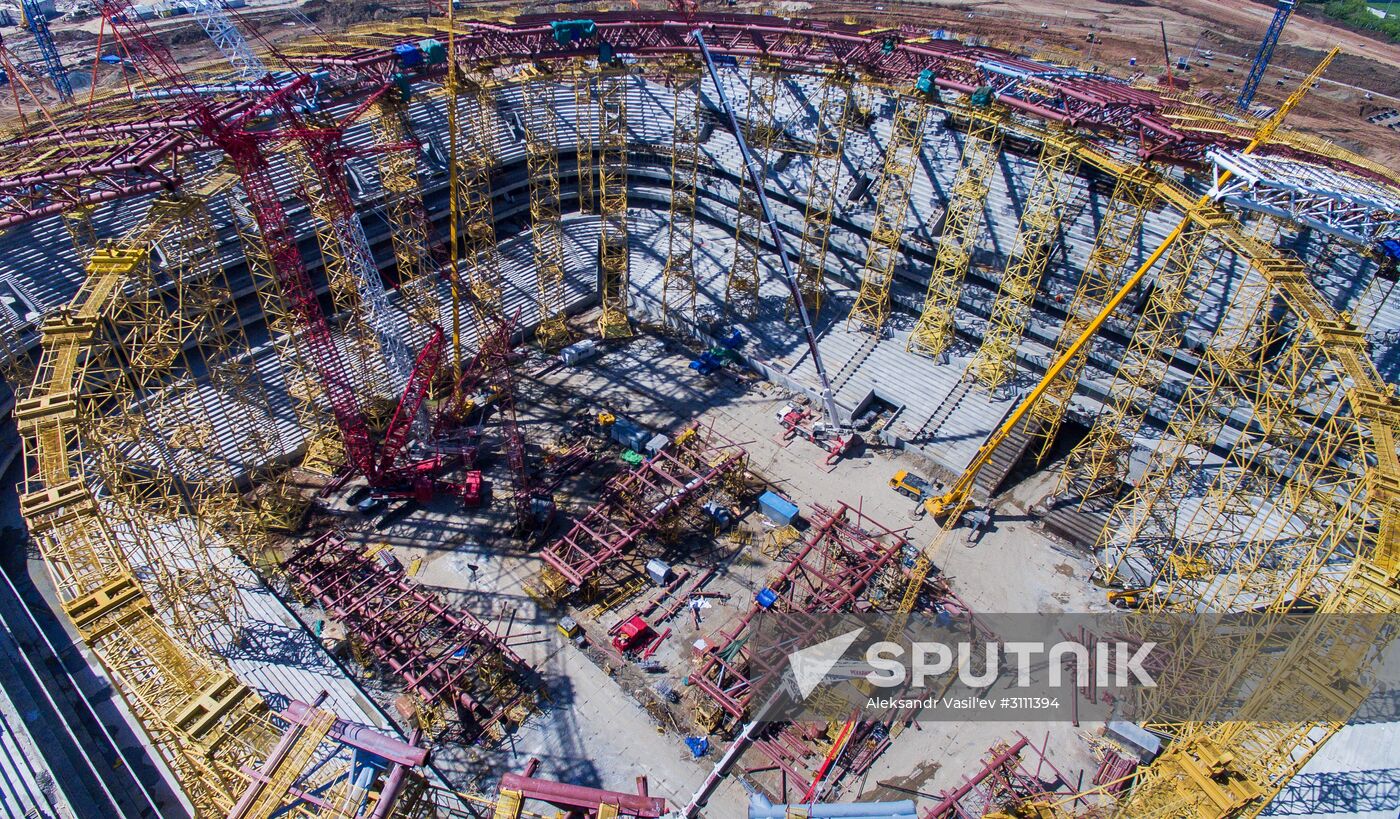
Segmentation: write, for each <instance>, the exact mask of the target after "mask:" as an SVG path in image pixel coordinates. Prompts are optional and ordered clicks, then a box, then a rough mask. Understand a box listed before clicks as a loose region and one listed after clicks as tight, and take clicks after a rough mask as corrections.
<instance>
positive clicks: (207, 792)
mask: <svg viewBox="0 0 1400 819" xmlns="http://www.w3.org/2000/svg"><path fill="white" fill-rule="evenodd" d="M130 238H131V239H133V240H134V239H136V238H137V237H135V236H132V237H130ZM149 250H150V245H149V242H148V241H143V242H138V241H128V242H126V243H108V244H106V245H102V246H99V247H98V248H97V249H95V250H94V253H93V256H92V258H91V259H90V261H89V263H88V266H87V273H88V275H87V278H86V279H85V281H84V282H83V285H82V286H81V287H80V288H79V291H78V293H77V295H75V296H74V298H73V300H72V302H71V303H70V305H69V308H68V309H67V310H65V311H62V312H60V313H59V314H57V315H56V316H55V317H53V318H52V319H50V320H49V321H47V322H46V323H45V326H44V331H43V350H42V355H41V359H40V366H39V369H38V372H37V378H36V381H35V383H34V386H33V388H32V389H31V391H30V392H29V397H28V398H26V399H25V400H24V401H22V402H20V403H19V404H18V405H17V406H16V409H15V416H16V421H17V422H18V425H19V428H20V432H21V434H22V435H23V436H24V441H25V449H26V454H27V456H28V457H27V469H26V487H25V489H26V491H25V492H24V494H23V495H22V496H21V499H20V510H21V512H22V513H23V514H24V516H25V519H26V521H27V522H28V524H29V527H30V531H31V532H32V533H33V534H34V537H35V541H36V543H37V544H38V546H39V549H40V552H41V553H42V554H43V556H44V562H45V565H46V567H47V568H48V570H49V572H50V574H51V576H52V578H53V583H54V588H55V591H56V594H57V596H58V599H59V603H60V605H61V606H62V608H63V609H64V611H65V613H66V614H67V615H68V616H69V617H70V619H71V620H72V621H73V624H74V626H75V627H76V628H77V630H78V633H79V635H80V636H81V637H82V638H83V640H84V641H85V642H87V644H88V645H89V646H90V647H91V648H92V650H93V653H94V654H95V655H96V657H97V658H98V660H99V662H101V663H102V664H103V666H104V668H106V669H107V671H108V672H109V673H110V674H111V676H112V679H113V681H114V683H115V685H116V689H117V691H118V693H119V694H120V695H121V697H122V698H123V700H124V701H125V703H126V705H127V707H128V708H130V710H131V711H132V713H133V714H134V715H135V716H136V717H137V719H138V720H139V721H140V723H141V725H142V727H143V729H144V730H145V732H146V735H147V737H148V738H149V741H150V743H151V745H152V747H154V748H155V749H156V751H157V752H159V753H160V754H161V757H162V758H163V759H164V760H165V761H166V762H167V764H168V765H169V766H170V768H171V770H172V772H173V773H174V774H175V776H176V778H177V779H178V781H179V782H180V785H181V789H182V790H183V791H184V792H185V794H186V795H187V796H188V798H189V799H190V801H191V803H192V804H193V805H194V807H195V813H196V815H197V816H200V817H206V816H209V817H212V816H217V815H223V814H224V813H226V812H227V810H228V808H229V807H231V806H232V804H233V801H234V798H235V794H236V793H237V792H239V791H240V790H241V788H242V775H241V774H240V773H239V771H240V769H241V768H242V767H243V766H245V765H248V764H251V763H253V762H255V761H256V760H258V759H260V758H261V757H262V756H263V755H264V754H265V753H266V752H267V750H268V749H269V748H271V747H272V744H273V742H274V741H275V739H276V732H275V731H274V730H272V728H271V726H269V725H268V724H267V723H266V722H265V721H264V720H263V719H262V714H263V713H264V712H265V710H266V707H265V706H264V705H263V703H262V701H261V700H260V699H259V698H258V696H257V695H256V694H254V693H253V692H251V691H250V690H249V689H248V688H247V687H246V686H244V685H243V684H241V683H239V682H238V680H237V679H236V678H235V677H233V675H232V674H231V673H230V672H229V671H228V669H227V668H226V666H224V664H223V662H222V661H221V660H219V659H217V658H215V657H213V656H212V655H211V654H209V653H208V652H209V649H208V648H207V647H205V646H202V645H199V644H197V643H196V642H191V641H192V640H194V641H197V640H201V639H217V634H205V635H201V634H200V632H198V631H186V629H187V628H189V626H190V625H191V623H192V622H205V621H206V618H204V617H202V616H195V617H194V618H193V620H191V619H190V618H189V617H186V616H184V615H182V614H181V611H182V610H183V611H185V612H186V614H188V613H189V609H190V608H193V607H195V606H198V605H200V604H201V603H203V602H204V601H201V600H200V599H199V596H200V595H201V591H200V590H199V588H198V587H191V588H189V589H188V593H189V594H190V595H191V597H189V598H183V597H181V596H180V595H182V594H184V593H186V590H184V589H172V588H171V586H170V585H167V584H166V583H165V582H164V580H163V578H176V579H178V580H182V581H190V580H191V579H192V578H191V575H190V573H189V569H194V570H197V571H205V570H206V567H205V566H203V565H201V564H195V565H193V566H188V567H182V566H179V565H171V563H173V562H174V561H177V560H180V559H182V557H181V556H180V555H178V554H174V553H171V554H170V555H162V554H160V553H158V551H157V550H155V549H154V548H153V547H154V546H155V543H154V542H153V538H152V537H151V532H152V531H153V530H151V529H150V528H149V527H152V526H156V527H157V529H159V526H160V522H159V521H154V522H153V521H150V520H144V519H141V518H139V517H138V516H137V515H136V514H135V511H134V510H131V509H129V508H128V507H126V506H124V505H123V503H124V502H123V500H122V494H123V493H120V492H119V493H117V494H116V495H113V496H110V497H100V496H97V495H94V494H93V492H92V488H93V487H94V486H100V485H104V484H105V485H107V486H110V483H107V481H108V480H110V479H111V478H112V477H113V476H112V474H111V473H108V474H106V475H103V476H98V475H96V474H94V470H93V466H92V458H93V456H95V455H98V454H99V453H100V451H101V448H102V447H104V446H107V445H109V444H110V443H111V442H110V441H109V440H108V439H107V438H105V437H104V434H105V433H107V431H108V429H109V428H110V426H111V424H110V419H109V418H108V416H107V413H109V412H111V411H112V409H113V407H112V405H110V404H108V403H106V399H107V397H108V396H106V395H105V394H104V392H103V391H105V390H108V389H110V387H107V386H105V384H106V382H107V381H109V380H110V379H111V377H112V371H113V369H114V368H115V369H119V370H125V369H126V366H125V365H122V364H113V363H112V351H113V350H114V349H115V348H116V347H117V346H120V345H122V344H131V345H133V346H131V347H128V348H126V349H127V351H128V352H136V351H138V350H139V345H140V344H141V341H142V340H141V339H140V338H135V339H121V338H120V337H118V338H116V339H114V338H113V337H112V335H111V332H112V330H113V329H114V328H115V327H116V326H117V325H116V323H115V322H114V321H113V317H114V315H115V313H116V311H117V310H118V309H119V308H118V303H119V302H121V301H123V300H124V296H123V293H124V292H133V291H131V290H128V289H127V288H130V287H131V286H132V285H133V284H136V283H137V282H138V280H139V278H140V277H141V276H142V275H144V273H143V272H142V269H143V268H146V267H148V266H149V260H150V253H149ZM138 298H139V299H141V300H144V299H145V297H144V296H140V297H138ZM90 387H95V388H97V389H98V390H99V392H98V393H96V394H93V393H90V392H89V391H88V388H90ZM122 409H123V410H130V409H132V405H129V404H128V405H123V406H122ZM90 482H91V483H90ZM138 531H146V532H147V534H146V537H145V538H144V539H143V538H141V537H140V536H139V535H138V534H137V532H138ZM189 535H190V533H189V532H188V531H185V532H182V533H176V532H169V534H168V537H169V538H175V537H187V536H189ZM138 562H139V564H140V565H141V570H140V576H141V578H142V580H138V579H137V577H138V573H137V570H136V568H135V564H136V563H138ZM209 571H210V573H211V574H213V575H217V572H215V571H213V570H212V569H210V570H209ZM146 584H149V585H150V588H151V589H154V590H155V591H156V593H157V595H158V597H159V599H160V601H161V602H160V605H161V610H162V612H166V610H167V604H169V605H173V606H174V610H172V611H169V615H173V616H174V617H175V620H174V621H173V623H171V624H167V621H166V620H164V619H163V618H161V617H157V616H156V614H155V609H156V603H155V602H153V599H152V597H151V596H149V594H148V590H147V587H146ZM171 596H174V597H175V599H173V600H172V599H170V597H171ZM186 604H188V605H186ZM172 628H173V629H177V630H178V631H172V630H171V629H172ZM176 634H178V635H179V636H178V637H177V636H175V635H176Z"/></svg>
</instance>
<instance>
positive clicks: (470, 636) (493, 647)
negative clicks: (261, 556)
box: [283, 532, 534, 742]
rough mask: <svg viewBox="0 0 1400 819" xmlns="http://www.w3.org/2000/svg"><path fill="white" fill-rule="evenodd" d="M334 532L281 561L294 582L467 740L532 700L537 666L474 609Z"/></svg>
mask: <svg viewBox="0 0 1400 819" xmlns="http://www.w3.org/2000/svg"><path fill="white" fill-rule="evenodd" d="M386 562H387V561H381V560H375V559H373V558H370V557H367V556H366V555H365V553H364V552H363V551H362V550H360V549H358V548H356V547H355V546H353V545H350V544H347V543H346V542H345V539H344V538H343V537H342V536H341V535H340V534H338V533H336V532H329V533H327V534H325V535H322V536H321V537H319V538H317V539H316V540H315V541H314V542H312V543H311V544H309V545H307V546H306V547H305V548H303V549H301V550H300V551H298V552H297V553H296V554H294V555H293V556H292V557H291V558H290V559H289V560H287V561H286V562H285V563H284V564H283V568H284V569H285V570H286V572H287V576H288V577H289V578H290V580H291V583H292V588H293V590H294V591H295V592H296V593H297V594H298V595H299V596H300V597H301V598H302V599H305V600H309V601H312V602H314V603H316V604H318V605H319V606H321V607H322V608H323V609H325V612H326V616H327V617H330V618H333V619H335V620H338V621H340V622H341V623H343V624H344V625H345V629H346V633H347V634H348V635H349V636H350V638H351V640H352V641H353V642H354V643H355V644H356V645H357V646H360V647H362V648H363V650H364V651H365V652H366V653H367V655H368V656H369V657H370V658H372V659H373V661H374V662H376V663H378V664H380V665H382V666H384V667H387V668H388V669H390V670H391V671H392V672H393V673H394V674H395V675H396V676H398V677H399V679H401V680H402V681H403V684H404V688H405V689H406V690H408V691H411V692H412V693H414V694H416V695H417V696H418V697H419V699H420V700H421V701H422V702H423V704H424V705H426V706H427V707H428V708H430V709H432V708H443V709H445V710H446V713H447V714H448V715H449V716H452V717H454V722H455V723H456V727H457V729H458V730H459V732H460V736H461V739H462V741H464V742H473V741H475V740H477V739H478V738H480V737H481V736H482V735H483V734H484V733H485V732H486V731H488V730H490V729H492V727H493V726H495V725H497V724H498V723H502V722H508V721H518V720H519V719H521V718H523V716H524V715H525V714H526V713H528V711H529V709H530V708H531V707H533V700H532V694H531V691H532V688H533V680H534V672H533V670H532V669H531V668H530V666H529V665H527V664H526V663H525V661H524V660H523V659H521V658H520V656H519V655H517V654H516V653H515V651H514V650H512V649H511V648H510V646H509V645H508V644H507V636H508V635H507V636H502V635H499V634H497V633H496V632H495V631H494V630H492V629H491V628H490V627H489V626H487V625H486V624H485V623H483V622H482V621H480V620H478V619H477V618H476V617H474V616H473V615H472V614H471V613H470V612H466V611H461V610H457V609H452V608H449V607H447V606H446V605H444V604H443V603H442V601H441V600H440V599H439V598H438V597H437V595H435V594H432V593H430V592H427V591H424V590H423V589H422V588H420V587H419V586H418V585H416V584H414V583H412V582H410V581H409V580H408V578H406V577H405V576H404V573H403V570H402V568H401V567H398V566H397V565H395V564H392V563H390V564H389V565H385V564H386Z"/></svg>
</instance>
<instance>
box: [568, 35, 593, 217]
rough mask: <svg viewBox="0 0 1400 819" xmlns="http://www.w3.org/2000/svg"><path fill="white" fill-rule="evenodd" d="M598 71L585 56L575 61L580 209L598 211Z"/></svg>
mask: <svg viewBox="0 0 1400 819" xmlns="http://www.w3.org/2000/svg"><path fill="white" fill-rule="evenodd" d="M596 76H597V70H596V69H594V68H593V67H591V66H589V64H588V61H587V60H585V59H582V58H580V59H578V60H575V61H574V66H573V83H574V138H575V139H577V140H578V210H579V213H597V212H598V168H597V165H596V163H595V162H594V159H595V156H594V147H593V146H594V143H595V142H596V141H597V137H598V105H597V102H596V101H595V100H594V97H593V90H594V85H593V83H594V77H596Z"/></svg>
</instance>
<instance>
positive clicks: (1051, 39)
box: [780, 0, 1400, 167]
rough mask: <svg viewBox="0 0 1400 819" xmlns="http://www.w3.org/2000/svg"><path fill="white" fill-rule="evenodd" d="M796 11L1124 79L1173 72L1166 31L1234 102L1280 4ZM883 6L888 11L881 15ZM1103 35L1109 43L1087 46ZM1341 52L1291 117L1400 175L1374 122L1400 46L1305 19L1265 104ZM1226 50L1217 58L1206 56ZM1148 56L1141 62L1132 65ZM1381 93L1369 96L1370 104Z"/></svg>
mask: <svg viewBox="0 0 1400 819" xmlns="http://www.w3.org/2000/svg"><path fill="white" fill-rule="evenodd" d="M780 7H781V8H782V9H783V12H784V13H792V14H797V13H801V14H803V15H811V16H815V17H818V18H822V19H835V20H842V19H846V18H847V17H850V16H852V15H854V16H855V18H856V19H857V20H862V21H864V20H868V21H870V22H872V23H886V24H889V23H898V22H906V23H908V22H912V23H916V24H918V25H920V26H925V25H926V26H928V27H930V28H947V29H949V30H950V31H952V32H954V33H955V34H956V35H958V36H966V35H977V36H981V37H986V38H987V39H988V40H989V41H990V42H991V43H992V44H1002V45H1008V44H1015V46H1014V47H1016V48H1018V49H1019V50H1022V51H1024V52H1026V53H1030V54H1033V55H1037V54H1038V55H1039V56H1042V57H1047V58H1051V59H1054V58H1057V57H1058V58H1060V59H1061V60H1062V61H1071V60H1072V61H1074V62H1076V63H1077V62H1082V61H1086V60H1087V61H1089V62H1091V63H1094V64H1097V65H1098V67H1099V70H1101V71H1104V72H1106V73H1108V74H1112V75H1114V76H1118V77H1124V78H1131V77H1134V76H1136V75H1138V74H1144V75H1145V76H1146V77H1147V78H1149V79H1156V78H1157V77H1160V76H1162V75H1163V74H1165V65H1166V61H1165V60H1164V59H1163V53H1162V26H1165V30H1166V37H1167V43H1168V50H1169V51H1170V53H1171V55H1172V62H1173V70H1174V74H1175V75H1178V76H1180V75H1182V72H1180V71H1176V70H1175V62H1176V60H1177V59H1178V58H1182V57H1186V58H1187V60H1188V64H1189V69H1188V71H1187V72H1186V73H1185V74H1184V76H1185V77H1186V78H1188V79H1189V80H1190V81H1191V84H1192V88H1193V90H1195V91H1197V92H1205V93H1211V92H1214V93H1218V94H1221V95H1223V98H1224V101H1225V102H1226V103H1227V104H1228V103H1232V102H1233V100H1234V98H1235V96H1236V95H1237V94H1238V92H1239V86H1240V83H1241V82H1242V81H1243V79H1244V78H1245V76H1246V75H1247V74H1248V73H1249V67H1250V64H1251V62H1252V61H1253V59H1254V54H1255V51H1256V50H1257V49H1258V47H1259V41H1260V39H1261V38H1262V37H1263V36H1264V32H1265V30H1267V28H1268V26H1269V21H1270V20H1271V19H1272V17H1273V4H1272V3H1257V2H1251V1H1250V0H1226V1H1225V2H1217V0H1030V1H1029V2H1023V1H1022V0H943V2H936V3H923V2H859V3H844V2H843V3H824V2H814V3H785V4H780ZM877 9H878V10H877ZM1090 33H1093V34H1094V35H1095V37H1096V39H1098V40H1100V41H1101V42H1099V43H1096V44H1095V43H1089V42H1087V37H1088V36H1089V35H1090ZM1334 45H1338V46H1341V48H1342V53H1341V54H1340V55H1339V56H1338V57H1337V59H1336V60H1335V61H1333V63H1332V65H1331V66H1330V67H1329V68H1328V70H1327V73H1326V74H1324V75H1323V79H1322V82H1321V83H1320V84H1319V87H1318V88H1317V89H1315V90H1314V91H1313V92H1312V93H1311V94H1310V95H1309V97H1308V99H1307V100H1306V101H1305V102H1304V104H1303V105H1301V106H1300V107H1299V108H1298V109H1297V110H1295V111H1294V112H1293V114H1292V115H1291V116H1290V118H1289V120H1288V125H1289V127H1291V128H1295V129H1298V130H1301V131H1305V132H1309V133H1312V134H1315V135H1318V136H1322V137H1325V138H1327V139H1329V140H1332V141H1333V142H1335V143H1337V144H1338V145H1341V146H1343V147H1345V148H1348V149H1350V150H1353V151H1356V152H1357V153H1360V154H1361V155H1363V156H1365V157H1367V158H1369V159H1372V160H1374V161H1376V162H1380V163H1382V164H1385V165H1388V166H1391V167H1395V166H1400V132H1396V131H1393V130H1390V129H1389V128H1385V127H1382V126H1380V125H1373V124H1371V123H1369V122H1367V121H1366V119H1365V117H1366V116H1368V115H1370V114H1372V113H1375V112H1377V111H1380V110H1384V109H1387V108H1400V44H1397V43H1391V42H1388V41H1385V40H1383V39H1377V38H1376V37H1375V36H1373V35H1370V34H1367V33H1360V32H1354V31H1350V30H1348V29H1346V28H1343V27H1341V26H1339V25H1337V24H1334V23H1332V22H1330V21H1328V20H1325V19H1315V18H1313V17H1310V16H1305V15H1304V13H1302V12H1299V13H1297V14H1295V15H1294V16H1293V18H1292V19H1291V20H1290V21H1289V23H1288V26H1287V28H1285V29H1284V32H1283V35H1282V36H1281V38H1280V40H1279V46H1278V50H1277V51H1276V52H1275V53H1274V57H1273V60H1272V62H1271V63H1270V68H1269V71H1268V73H1267V74H1266V75H1265V78H1264V81H1263V82H1262V83H1261V84H1260V86H1259V91H1258V94H1257V96H1256V98H1255V101H1256V104H1259V105H1267V106H1275V105H1277V104H1278V103H1280V102H1282V101H1283V99H1284V98H1285V97H1287V96H1288V95H1289V94H1290V93H1292V91H1293V90H1294V88H1295V87H1296V86H1297V84H1298V82H1299V81H1300V80H1301V79H1302V78H1303V77H1304V76H1305V75H1306V74H1307V73H1308V72H1309V71H1311V70H1312V68H1313V67H1314V66H1315V65H1316V64H1317V62H1318V61H1319V60H1320V59H1322V57H1323V55H1324V54H1325V53H1326V51H1327V49H1329V48H1331V47H1332V46H1334ZM1205 51H1211V52H1214V56H1213V57H1206V56H1204V55H1203V54H1202V53H1201V52H1205ZM1130 58H1136V61H1137V65H1136V66H1131V65H1129V60H1130ZM1368 95H1369V97H1368Z"/></svg>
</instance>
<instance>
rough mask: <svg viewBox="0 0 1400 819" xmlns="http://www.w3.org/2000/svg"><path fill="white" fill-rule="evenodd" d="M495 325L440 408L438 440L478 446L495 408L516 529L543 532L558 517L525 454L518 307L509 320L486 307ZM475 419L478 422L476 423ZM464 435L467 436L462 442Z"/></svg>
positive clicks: (524, 532)
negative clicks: (518, 406) (518, 391)
mask: <svg viewBox="0 0 1400 819" xmlns="http://www.w3.org/2000/svg"><path fill="white" fill-rule="evenodd" d="M481 314H482V315H485V316H488V317H489V318H490V320H491V321H492V322H493V323H494V324H495V328H494V329H492V330H491V332H490V333H488V334H486V335H484V336H482V338H481V342H480V344H479V345H478V346H477V352H476V355H475V356H473V357H472V360H471V362H470V363H469V364H468V365H467V366H466V367H465V368H464V369H463V370H462V377H461V379H459V380H458V382H457V384H456V386H455V388H454V389H453V391H452V397H451V398H450V399H449V400H448V401H447V402H446V403H444V404H443V406H442V408H441V410H440V411H439V413H438V417H437V424H436V430H435V432H436V436H435V437H436V438H437V440H438V442H439V445H440V446H441V445H444V444H446V445H448V446H451V444H447V442H449V441H453V440H454V439H458V441H459V443H458V445H457V447H456V449H458V450H468V449H474V447H475V442H476V441H477V440H478V439H479V438H480V435H481V430H482V427H483V426H484V425H485V423H486V420H487V417H488V416H489V415H490V413H491V411H492V410H493V409H494V410H495V411H496V413H497V415H498V417H499V421H500V430H501V438H502V448H503V449H504V451H505V456H506V463H507V464H508V465H509V466H510V470H511V475H512V480H513V481H514V487H513V492H512V495H511V503H512V505H513V506H514V509H515V523H516V530H517V533H519V534H520V535H522V536H524V537H529V536H530V535H532V534H535V533H538V532H540V531H542V530H543V529H544V528H545V527H546V526H547V525H548V523H549V521H550V520H551V519H552V518H553V515H554V501H553V499H552V498H551V497H550V494H549V492H548V490H546V489H544V488H543V487H541V486H537V485H536V484H535V482H534V479H533V478H532V477H531V475H530V467H529V464H528V463H527V462H526V458H525V436H524V434H523V433H522V432H521V430H520V423H519V419H518V418H517V416H516V412H515V398H516V395H515V365H516V364H517V362H518V359H519V354H518V353H517V352H516V350H515V332H516V325H517V322H518V320H519V318H520V314H519V312H518V311H517V312H516V314H515V316H513V317H512V318H510V319H503V318H499V317H497V316H495V315H494V314H492V313H491V312H490V311H489V310H482V311H481ZM473 421H474V423H473ZM464 435H465V437H466V439H467V440H466V441H460V439H461V438H462V437H463V436H464Z"/></svg>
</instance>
